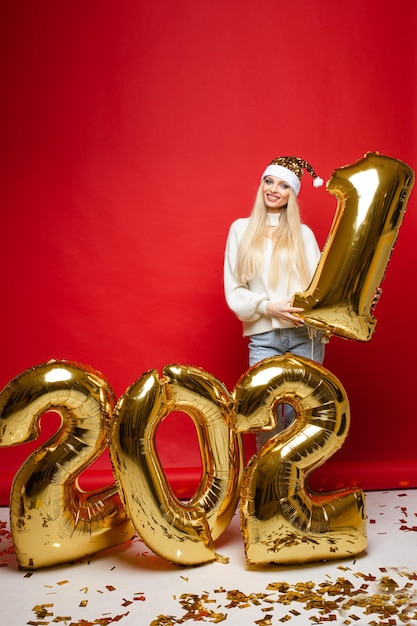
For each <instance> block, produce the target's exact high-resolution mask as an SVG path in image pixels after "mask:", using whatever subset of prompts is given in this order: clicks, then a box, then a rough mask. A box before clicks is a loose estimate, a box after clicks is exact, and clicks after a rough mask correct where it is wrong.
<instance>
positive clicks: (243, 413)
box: [229, 354, 367, 564]
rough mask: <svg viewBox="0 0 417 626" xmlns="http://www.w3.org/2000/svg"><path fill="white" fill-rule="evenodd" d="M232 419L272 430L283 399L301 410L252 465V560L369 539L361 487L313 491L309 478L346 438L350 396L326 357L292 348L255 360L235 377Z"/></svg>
mask: <svg viewBox="0 0 417 626" xmlns="http://www.w3.org/2000/svg"><path fill="white" fill-rule="evenodd" d="M232 398H233V400H234V404H235V413H232V412H231V413H230V416H229V418H230V426H231V427H232V428H234V429H235V430H237V431H238V432H250V431H256V430H262V429H264V430H271V429H272V428H273V427H274V426H275V423H276V419H275V411H276V408H277V406H278V405H279V404H280V403H285V404H291V405H292V406H293V407H294V409H295V412H296V418H295V420H294V422H293V423H292V424H291V426H290V427H289V428H288V429H286V430H285V431H283V432H282V433H280V434H278V435H276V436H275V437H273V438H271V440H270V441H268V442H267V443H266V444H265V445H264V446H263V447H262V448H261V449H260V450H259V452H258V453H257V454H255V455H254V456H253V457H252V458H251V460H250V461H249V464H248V465H247V467H246V471H245V475H244V478H243V482H242V488H241V501H240V514H241V530H242V535H243V539H244V542H245V551H246V559H247V562H248V564H262V563H263V564H267V563H297V562H298V563H306V562H309V561H320V560H328V559H340V558H344V557H347V556H352V555H354V554H358V553H360V552H362V551H363V550H364V549H365V548H366V545H367V541H366V526H365V500H364V494H363V492H362V491H361V490H359V489H358V490H343V491H339V492H332V493H327V494H316V493H312V492H311V491H310V490H309V489H308V486H307V483H306V479H307V476H308V474H309V473H310V472H312V471H313V470H314V469H316V468H317V467H319V466H320V465H322V464H323V463H324V462H325V461H326V460H327V459H328V458H329V457H330V456H331V455H332V454H334V452H336V451H337V450H338V449H339V448H340V447H341V445H342V444H343V442H344V440H345V438H346V436H347V434H348V429H349V419H350V413H349V403H348V399H347V395H346V392H345V390H344V389H343V387H342V385H341V383H340V382H339V381H338V379H337V378H336V377H335V376H333V375H332V374H331V373H330V372H329V371H327V370H326V369H325V368H324V367H322V366H321V365H319V364H317V363H315V362H313V361H310V359H305V358H301V357H295V356H293V355H291V354H286V355H284V356H278V357H270V358H267V359H265V360H264V361H261V362H260V363H258V364H257V365H255V366H254V367H252V368H250V369H249V370H248V371H247V372H246V373H245V374H244V375H243V377H242V378H241V379H240V381H239V382H238V384H237V385H236V387H235V389H234V391H233V393H232Z"/></svg>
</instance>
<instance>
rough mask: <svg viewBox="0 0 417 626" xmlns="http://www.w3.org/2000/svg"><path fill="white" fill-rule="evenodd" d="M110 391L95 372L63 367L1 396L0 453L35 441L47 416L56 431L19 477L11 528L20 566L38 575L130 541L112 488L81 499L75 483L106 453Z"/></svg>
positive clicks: (21, 379)
mask: <svg viewBox="0 0 417 626" xmlns="http://www.w3.org/2000/svg"><path fill="white" fill-rule="evenodd" d="M114 404H115V398H114V394H113V391H112V389H111V388H110V387H109V385H108V383H107V382H106V381H105V380H104V378H103V377H102V376H101V374H100V373H99V372H96V371H95V370H93V369H92V368H86V367H84V366H79V365H77V364H76V363H71V362H68V361H50V362H48V363H44V364H41V365H38V366H36V367H33V368H31V369H29V370H26V371H25V372H23V373H22V374H20V375H19V376H17V377H16V378H14V379H13V380H12V381H11V382H10V383H9V384H8V385H7V386H6V387H5V388H4V389H3V390H2V392H1V394H0V447H8V446H13V445H18V444H21V443H23V442H25V441H29V440H33V439H37V438H38V436H39V418H40V416H41V415H42V414H43V413H44V412H45V411H54V412H56V413H58V414H59V415H60V416H61V419H62V422H61V426H60V428H59V430H58V432H57V433H56V434H55V435H54V436H53V437H52V438H51V439H49V441H47V442H46V443H45V444H43V445H42V446H40V447H39V448H38V449H37V450H35V452H33V453H32V454H31V455H30V456H29V457H28V458H27V460H26V461H25V462H24V464H23V465H22V466H21V468H20V469H19V470H18V472H17V474H16V476H15V478H14V481H13V486H12V492H11V499H10V522H11V531H12V537H13V542H14V545H15V550H16V557H17V560H18V562H19V565H20V566H21V567H24V568H28V569H37V568H40V567H45V566H49V565H57V564H59V563H65V562H67V561H71V560H75V559H79V558H81V557H84V556H86V555H88V554H93V553H94V552H98V551H100V550H104V549H106V548H109V547H111V546H114V545H117V544H119V543H122V542H124V541H126V540H128V539H129V538H130V537H132V536H133V534H134V532H135V531H134V529H133V526H132V525H131V523H130V522H129V521H128V520H127V517H126V514H125V512H124V509H123V506H122V503H121V500H120V497H119V493H118V491H117V488H116V487H115V485H112V486H110V487H108V488H106V489H102V490H97V491H94V492H89V493H86V492H84V491H82V490H81V489H80V488H79V486H78V482H77V479H78V477H79V475H80V474H81V472H82V471H83V470H84V469H86V468H87V467H88V466H89V465H90V464H91V463H92V462H93V461H94V460H95V459H96V458H97V457H98V456H99V455H100V454H101V453H102V452H103V450H104V449H105V448H106V434H107V428H108V420H109V416H110V414H111V412H112V409H113V406H114Z"/></svg>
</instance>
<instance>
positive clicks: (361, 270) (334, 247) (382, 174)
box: [292, 153, 414, 341]
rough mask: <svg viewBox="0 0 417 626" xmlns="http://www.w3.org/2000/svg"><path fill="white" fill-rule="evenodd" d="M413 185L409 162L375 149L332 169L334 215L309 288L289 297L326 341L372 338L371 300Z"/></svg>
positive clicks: (331, 186) (330, 184) (382, 273)
mask: <svg viewBox="0 0 417 626" xmlns="http://www.w3.org/2000/svg"><path fill="white" fill-rule="evenodd" d="M413 184H414V172H413V170H412V169H411V168H410V167H409V166H408V165H406V164H405V163H403V162H402V161H398V160H397V159H393V158H390V157H387V156H384V155H380V154H377V153H368V154H367V155H365V157H364V158H363V159H361V160H360V161H358V162H357V163H354V164H353V165H348V166H346V167H342V168H340V169H337V170H335V171H334V172H333V174H332V177H331V178H330V180H329V182H328V183H327V188H328V190H329V191H330V192H331V193H332V194H333V195H334V196H336V198H337V199H338V207H337V212H336V215H335V219H334V222H333V225H332V228H331V229H330V233H329V236H328V239H327V242H326V245H325V246H324V249H323V254H322V256H321V259H320V261H319V264H318V266H317V270H316V273H315V274H314V276H313V279H312V282H311V284H310V286H309V287H308V289H307V290H306V291H305V292H303V293H297V294H295V296H294V297H293V300H292V306H296V307H301V308H303V309H304V310H303V311H302V312H301V313H299V316H300V317H301V318H302V319H303V320H304V321H305V323H306V324H307V325H308V326H312V327H314V328H319V329H321V330H323V331H324V335H325V337H327V339H329V338H330V336H331V335H332V334H335V335H339V336H340V337H344V338H345V339H356V340H358V341H369V340H370V339H371V337H372V335H373V332H374V330H375V324H376V320H375V318H374V317H373V315H372V301H373V298H374V295H375V292H376V290H377V288H378V287H379V285H380V284H381V281H382V280H383V277H384V273H385V269H386V266H387V264H388V262H389V259H390V255H391V252H392V249H393V246H394V244H395V241H396V238H397V235H398V230H399V228H400V225H401V222H402V218H403V216H404V212H405V209H406V205H407V201H408V198H409V195H410V193H411V189H412V187H413Z"/></svg>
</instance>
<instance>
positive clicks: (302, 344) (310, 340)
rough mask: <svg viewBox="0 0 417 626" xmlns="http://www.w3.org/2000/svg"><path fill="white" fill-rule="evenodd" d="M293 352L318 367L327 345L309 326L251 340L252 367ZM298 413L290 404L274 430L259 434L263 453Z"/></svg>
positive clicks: (279, 409)
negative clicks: (269, 441) (264, 446)
mask: <svg viewBox="0 0 417 626" xmlns="http://www.w3.org/2000/svg"><path fill="white" fill-rule="evenodd" d="M286 352H291V353H292V354H295V355H296V356H302V357H307V358H308V359H312V360H313V361H316V362H317V363H320V364H321V363H323V360H324V343H322V333H321V332H320V331H316V330H313V329H309V328H307V327H306V326H300V327H299V328H295V327H294V328H277V329H276V330H270V331H269V332H267V333H260V334H259V335H251V337H250V338H249V365H250V366H251V367H252V365H255V364H256V363H259V361H263V359H266V358H267V357H270V356H279V355H282V354H285V353H286ZM294 415H295V413H294V409H293V407H292V406H291V405H289V404H280V405H278V407H277V415H276V417H277V425H276V428H274V430H268V431H259V432H258V433H256V446H257V448H258V450H259V448H260V447H262V446H263V445H264V443H266V442H267V441H268V440H269V439H271V437H273V436H274V435H276V434H277V433H279V432H281V431H282V430H283V429H284V428H287V426H289V424H290V423H291V422H292V420H293V419H294Z"/></svg>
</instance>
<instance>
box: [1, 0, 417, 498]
mask: <svg viewBox="0 0 417 626" xmlns="http://www.w3.org/2000/svg"><path fill="white" fill-rule="evenodd" d="M1 11H2V16H1V20H0V22H1V31H2V32H1V37H0V45H1V48H2V49H1V59H2V61H1V63H2V79H1V84H2V96H1V100H0V106H1V109H2V112H1V137H2V140H1V144H0V150H1V179H2V181H1V197H2V242H1V247H0V248H1V249H0V254H1V267H2V296H3V297H2V318H3V321H2V331H1V332H2V339H1V342H2V359H1V363H0V386H4V385H6V384H7V383H8V382H9V381H10V380H11V379H12V378H13V377H14V376H16V375H17V374H19V373H21V372H22V371H24V370H25V369H27V368H30V367H32V366H34V365H36V364H38V363H41V362H43V361H46V360H48V359H50V358H65V359H69V360H74V361H77V362H81V363H84V364H89V365H91V366H93V367H95V368H97V369H98V370H100V371H101V372H103V374H104V375H105V376H106V377H107V378H108V380H109V381H110V383H111V385H112V386H113V388H114V390H115V392H116V394H117V395H120V394H121V393H123V391H124V390H125V389H126V387H127V386H128V385H130V384H131V383H133V382H134V381H135V380H136V379H137V378H138V377H139V376H140V375H141V374H142V373H143V372H145V371H147V370H149V369H151V368H157V369H159V370H160V369H161V368H162V367H163V366H164V365H165V364H169V363H182V364H191V365H196V366H200V367H203V368H204V369H205V370H206V371H207V372H209V373H211V374H213V375H214V376H216V377H217V378H218V379H220V380H221V381H222V382H224V383H225V384H226V385H227V386H228V388H229V389H232V388H233V386H234V385H235V383H236V382H237V380H238V378H239V377H240V375H241V374H242V373H243V372H244V371H245V370H246V368H247V355H246V352H247V349H246V342H245V340H243V339H242V337H241V327H240V323H239V322H238V321H237V320H236V319H235V318H234V316H233V314H232V313H231V312H230V311H229V310H228V309H227V307H226V304H225V302H224V296H223V286H222V264H223V249H224V243H225V238H226V235H227V230H228V227H229V225H230V223H231V222H232V221H233V220H234V219H235V218H237V217H239V216H244V215H247V214H248V212H249V211H250V208H251V204H252V200H253V197H254V194H255V191H256V187H257V183H258V180H259V176H260V174H261V172H262V170H263V168H264V166H265V165H266V164H267V163H268V162H269V161H270V160H271V159H272V158H273V157H275V156H278V155H280V154H296V155H299V156H302V157H303V158H306V159H307V160H309V161H310V162H311V163H312V164H313V165H314V167H315V168H316V170H317V172H318V173H319V174H320V175H321V176H322V177H323V178H324V179H328V178H330V176H331V173H332V171H333V170H334V169H335V168H338V167H341V166H343V165H346V164H349V163H353V162H355V161H357V160H358V159H360V158H362V156H363V155H364V154H365V152H367V151H369V150H377V151H379V152H381V153H383V154H387V155H389V156H393V157H395V158H398V159H401V160H403V161H406V162H407V163H408V164H409V165H411V167H413V168H414V169H415V167H416V163H417V158H416V157H417V155H416V114H415V112H416V104H417V98H416V88H417V81H416V66H417V58H416V54H417V53H416V46H415V38H416V26H415V25H416V23H417V21H416V20H417V4H416V3H415V2H414V0H398V1H397V2H396V3H395V5H391V4H390V6H389V7H388V3H386V2H381V0H351V1H350V2H349V4H348V8H347V7H346V5H345V4H344V3H342V4H340V6H339V5H338V4H337V3H334V2H333V1H332V0H321V1H320V2H311V1H310V0H292V2H287V1H285V2H284V1H281V0H258V1H257V2H253V1H251V0H241V2H239V3H236V2H231V1H230V0H222V1H215V2H211V3H209V4H207V3H202V2H195V1H194V0H176V1H175V2H170V1H169V0H153V1H152V2H145V1H142V2H140V1H138V0H122V1H121V2H117V3H116V2H111V1H107V0H100V1H94V0H91V1H89V2H84V1H79V0H72V1H71V2H70V3H57V2H53V1H48V0H43V1H40V2H36V3H33V2H24V1H19V0H17V1H16V2H13V3H12V2H9V3H3V5H2V9H1ZM310 183H311V181H310V179H309V177H308V175H306V177H305V182H304V185H303V190H302V193H301V196H300V201H301V208H302V212H303V216H304V221H306V222H307V223H308V224H309V225H310V226H311V227H312V228H313V229H314V230H315V232H316V233H317V237H318V239H319V242H320V244H321V245H322V244H323V243H324V241H325V240H326V237H327V235H328V232H329V229H330V226H331V223H332V219H333V215H334V212H335V209H336V200H335V198H334V197H333V196H331V195H330V194H329V193H328V192H326V191H325V190H324V189H322V190H319V191H318V190H313V188H312V186H311V184H310ZM416 197H417V196H416V192H415V191H414V192H413V193H412V195H411V200H410V202H409V206H408V209H407V213H406V216H405V218H404V222H403V225H402V227H401V229H400V233H399V237H398V241H397V243H396V246H395V249H394V252H393V255H392V258H391V261H390V263H389V266H388V269H387V274H386V279H385V281H384V283H383V295H382V298H381V300H380V302H379V304H378V306H377V309H376V317H377V319H378V324H377V329H376V331H375V334H374V336H373V338H372V340H371V341H370V342H369V343H366V344H363V343H359V342H354V341H347V340H344V339H340V338H332V340H331V342H330V345H329V347H328V349H327V355H326V361H325V365H326V367H327V368H328V369H330V370H331V371H332V372H333V373H334V374H336V376H337V377H338V378H339V379H340V381H341V382H342V384H343V385H344V386H345V388H346V390H347V392H348V396H349V399H350V402H351V409H352V423H351V429H350V434H349V437H348V440H347V441H346V443H345V444H344V446H343V447H342V449H341V450H340V451H339V452H337V454H336V455H335V456H334V457H333V459H332V461H329V462H328V463H327V464H325V465H324V466H323V467H322V468H321V469H320V470H319V471H318V473H317V475H316V477H314V476H313V477H312V481H311V482H312V483H313V484H314V481H316V484H317V485H318V486H319V487H321V488H322V487H323V486H325V487H329V488H330V487H333V486H335V487H337V486H341V485H342V484H345V483H346V482H357V483H358V484H359V485H360V486H362V487H363V488H367V489H372V488H392V487H399V486H409V487H410V486H411V487H415V486H417V459H416V452H415V437H416V433H417V427H416V420H415V417H416V415H415V413H416V408H415V407H416V402H415V400H414V399H413V396H414V392H415V387H416V382H415V376H416V374H415V363H414V357H415V354H416V352H417V346H416V333H415V331H414V319H413V306H412V305H413V303H414V302H415V285H416V280H415V275H416V274H415V268H416V264H417V259H416V255H417V246H416V245H415V242H416V234H417V217H416V212H415V198H416ZM45 422H46V423H45ZM48 428H49V430H51V429H52V431H53V430H54V428H56V425H55V424H52V425H51V424H49V426H48V424H47V420H46V419H45V420H43V433H44V435H43V436H46V433H47V432H48ZM159 440H160V453H161V456H162V457H163V460H164V464H165V465H166V467H167V468H172V467H176V466H177V467H184V466H185V467H194V466H198V464H199V456H198V450H197V448H196V446H195V442H194V433H193V429H192V427H191V424H190V421H189V420H188V419H187V418H186V417H185V416H181V415H179V416H172V418H171V419H170V418H168V419H167V420H166V422H165V423H164V424H163V426H162V427H161V433H160V437H159ZM246 444H247V447H248V454H250V452H251V450H252V448H251V441H250V440H247V441H246ZM37 445H39V442H35V444H25V445H22V446H19V447H16V448H9V449H2V450H1V451H0V458H1V477H2V480H1V487H2V492H1V502H2V503H3V504H7V501H8V491H9V489H10V483H11V480H12V477H13V474H14V473H15V472H16V470H17V468H18V467H19V465H20V463H21V462H22V460H23V459H24V458H26V456H27V454H28V452H29V450H31V449H33V448H34V447H36V446H37ZM185 451H187V452H186V453H185ZM95 469H96V470H97V473H96V474H95V476H101V478H103V477H104V480H105V481H107V482H110V481H111V480H112V477H111V474H110V470H109V465H108V460H107V458H106V457H103V458H102V459H101V461H100V462H98V463H97V464H96V467H95ZM103 472H104V474H103ZM188 474H191V470H190V471H189V472H188ZM100 480H101V479H100ZM181 480H182V479H181ZM187 480H188V479H187ZM180 482H181V481H180Z"/></svg>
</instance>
